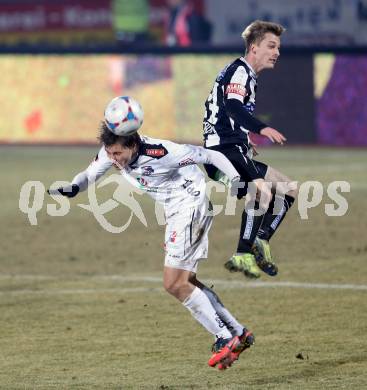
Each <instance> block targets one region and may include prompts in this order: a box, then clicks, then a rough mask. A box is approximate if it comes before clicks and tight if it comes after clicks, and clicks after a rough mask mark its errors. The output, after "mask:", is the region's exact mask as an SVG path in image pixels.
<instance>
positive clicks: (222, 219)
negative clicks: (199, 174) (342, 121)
mask: <svg viewBox="0 0 367 390" xmlns="http://www.w3.org/2000/svg"><path fill="white" fill-rule="evenodd" d="M94 154H95V149H90V148H36V147H34V148H16V147H10V148H5V147H2V148H1V149H0V163H1V171H0V178H1V186H0V200H1V203H0V204H1V207H0V218H1V219H0V220H1V224H0V245H1V251H0V265H1V271H0V308H1V316H0V329H1V332H0V350H1V356H0V388H1V389H165V390H168V389H210V388H213V389H214V388H215V389H244V388H248V389H264V388H266V389H365V388H366V387H367V377H366V372H367V339H366V330H367V276H366V275H367V263H366V257H367V242H366V238H365V237H366V234H365V232H366V228H367V223H366V209H367V200H366V199H367V196H366V195H367V184H366V182H365V167H366V164H367V157H366V152H365V150H342V149H333V150H328V149H292V148H281V149H280V148H272V149H265V150H263V151H262V153H261V155H260V159H261V160H262V161H265V162H268V163H269V164H271V165H272V166H274V167H276V168H278V169H280V170H282V171H284V172H285V173H287V174H288V175H289V176H290V177H292V178H294V179H295V180H299V181H300V183H302V182H305V181H307V180H318V181H320V182H321V183H323V187H324V196H323V200H322V202H321V204H320V205H319V206H318V207H315V208H313V209H311V210H310V211H309V213H308V215H309V219H308V220H302V219H301V218H300V216H299V213H298V210H297V205H295V206H293V209H292V210H291V212H290V213H289V215H288V216H287V219H286V220H285V222H284V224H283V225H282V227H281V228H280V230H279V232H277V234H276V235H275V237H274V239H273V240H272V248H273V252H274V255H275V256H276V258H277V259H278V264H279V267H280V274H279V275H278V276H277V277H276V278H270V277H268V276H266V275H263V277H262V280H261V281H256V282H249V281H247V280H245V279H244V278H243V277H242V276H241V275H239V274H229V273H227V271H225V270H224V268H223V262H224V261H225V260H226V259H227V258H228V257H229V256H230V255H231V253H232V252H233V250H234V248H235V245H236V241H237V236H238V225H239V217H240V213H239V212H238V213H237V214H238V215H237V216H225V215H223V213H222V214H220V215H218V216H217V217H216V218H215V220H214V225H213V228H212V230H211V233H210V250H209V255H210V257H209V259H208V260H207V261H204V262H203V263H202V264H201V265H200V267H199V272H198V275H199V277H200V278H202V279H204V280H205V281H207V282H208V284H209V285H214V289H215V290H216V291H217V292H218V294H219V295H220V297H221V298H222V300H223V302H224V303H225V304H226V306H227V307H228V308H229V309H230V310H231V311H232V312H233V313H234V314H235V315H236V316H237V317H238V318H239V319H240V320H241V321H242V322H243V323H245V324H246V325H248V327H250V328H251V329H252V330H253V331H254V332H255V334H256V337H257V338H256V344H255V346H254V347H253V348H251V349H250V350H248V351H246V352H245V353H244V354H243V355H242V356H241V359H240V361H239V362H237V363H236V364H235V365H234V366H233V367H232V368H231V369H229V370H227V371H225V372H219V371H218V370H215V369H211V368H209V367H208V366H207V360H208V357H209V356H210V351H209V350H210V345H211V343H212V339H211V337H210V335H208V334H207V333H206V331H205V330H204V329H202V328H201V327H200V326H199V325H198V324H197V323H196V322H195V321H194V320H193V319H192V318H191V316H190V315H189V313H188V312H187V311H186V310H185V309H184V308H183V307H182V306H181V305H180V304H179V303H178V302H176V301H175V300H174V299H173V298H172V297H170V296H169V295H168V294H167V293H165V292H164V291H163V289H162V288H161V279H162V267H163V249H162V243H163V233H164V227H163V226H160V225H158V224H157V222H156V220H155V216H154V208H153V202H152V201H151V200H150V199H149V198H148V197H147V196H143V197H139V198H138V199H139V202H141V206H142V209H143V211H144V214H145V216H146V218H147V221H148V226H147V227H145V226H143V225H142V224H141V223H140V222H139V220H138V219H137V218H135V217H134V218H133V219H132V223H131V225H130V226H129V228H128V229H127V230H126V231H124V232H123V233H121V234H117V235H116V234H111V233H108V232H106V231H104V230H103V229H102V227H101V226H100V225H99V224H98V222H97V221H96V220H95V218H94V217H93V215H92V214H91V213H89V212H88V211H86V210H83V209H81V208H80V207H78V206H77V204H78V203H84V204H86V203H88V200H87V196H86V194H81V195H80V196H79V197H77V198H75V199H73V200H72V201H71V210H70V212H69V213H68V214H67V215H65V216H63V217H50V216H49V215H48V214H47V211H46V204H47V203H49V204H52V203H55V202H54V201H53V200H52V199H51V198H49V197H45V199H44V202H43V207H42V209H41V210H40V211H39V212H38V213H37V222H38V224H37V225H36V226H32V225H30V223H29V221H28V218H27V216H26V215H25V214H24V213H22V212H21V211H20V210H19V207H18V203H19V193H20V188H21V187H22V185H23V184H24V183H25V182H26V181H29V180H36V181H41V182H42V183H44V185H45V187H46V188H47V187H48V186H49V185H50V184H51V183H52V182H54V181H55V180H69V179H71V178H72V177H73V175H74V174H75V173H77V172H78V171H80V170H82V169H83V168H84V167H85V166H86V165H87V164H88V162H89V161H90V160H91V159H92V158H93V156H94ZM335 180H343V181H348V182H349V183H350V185H351V192H350V193H344V194H343V196H344V197H345V198H346V199H347V201H348V205H349V208H348V212H347V213H346V215H345V216H343V217H328V216H326V215H325V203H333V202H332V201H331V200H330V199H329V198H328V196H327V193H326V189H327V187H328V184H329V183H330V182H332V181H335ZM113 190H114V188H113V185H111V186H106V187H105V188H103V189H99V190H98V192H97V194H98V199H99V200H100V202H102V201H104V200H106V199H108V198H109V197H110V195H111V194H112V193H113ZM214 200H215V202H216V203H218V204H219V203H221V202H223V201H224V195H221V194H217V195H215V197H214ZM129 215H130V212H129V211H128V210H127V209H126V208H124V207H123V206H121V207H120V208H118V209H116V211H112V212H111V213H109V215H108V216H106V217H107V218H108V219H109V221H110V222H111V223H114V224H115V225H116V226H118V225H120V226H121V225H122V224H124V223H126V221H127V219H128V217H129Z"/></svg>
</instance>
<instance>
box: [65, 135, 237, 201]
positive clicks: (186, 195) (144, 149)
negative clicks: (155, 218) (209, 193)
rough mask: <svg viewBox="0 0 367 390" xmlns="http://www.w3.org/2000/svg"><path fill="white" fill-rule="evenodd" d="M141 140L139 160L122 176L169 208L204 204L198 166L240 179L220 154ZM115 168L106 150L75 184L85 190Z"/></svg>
mask: <svg viewBox="0 0 367 390" xmlns="http://www.w3.org/2000/svg"><path fill="white" fill-rule="evenodd" d="M141 139H142V143H141V145H140V147H139V151H138V154H137V156H136V158H135V159H134V160H133V161H131V162H130V163H129V165H128V166H126V167H125V168H124V169H122V170H121V174H122V175H123V177H124V178H125V179H126V180H128V181H129V182H130V183H131V184H133V185H134V186H135V187H137V188H140V189H142V190H144V191H146V192H147V193H148V194H149V195H150V196H151V197H152V198H153V199H155V200H156V201H158V202H160V203H162V204H163V205H164V206H165V208H167V207H169V208H171V207H174V206H180V205H183V204H185V205H194V204H200V203H201V202H202V201H203V198H204V197H205V176H204V174H203V172H202V171H201V169H200V168H199V167H198V166H197V165H196V164H214V165H215V166H217V168H219V169H220V170H222V171H223V172H224V173H225V174H226V175H227V176H228V177H229V178H230V179H233V178H235V177H238V173H237V171H236V170H235V169H234V167H233V166H232V164H231V163H230V162H229V160H227V159H226V158H225V157H224V156H223V155H222V154H221V153H219V152H215V151H212V150H207V149H204V148H203V147H201V146H193V145H186V144H184V145H180V144H176V143H174V142H171V141H166V140H161V139H154V138H150V137H145V136H142V137H141ZM112 165H113V160H111V159H110V158H109V157H108V156H107V152H106V150H105V148H104V146H102V148H101V149H100V151H99V153H98V155H97V157H96V159H95V161H93V162H92V163H91V164H90V166H89V167H88V168H87V170H86V171H84V172H82V173H80V174H79V175H77V176H76V177H75V178H74V180H73V181H72V184H77V185H79V187H80V189H81V190H85V189H86V187H87V186H88V183H90V182H93V181H95V180H98V178H99V177H101V176H102V175H103V174H104V173H105V172H106V171H107V170H108V169H109V168H110V167H111V166H112Z"/></svg>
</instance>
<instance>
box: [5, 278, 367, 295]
mask: <svg viewBox="0 0 367 390" xmlns="http://www.w3.org/2000/svg"><path fill="white" fill-rule="evenodd" d="M0 279H3V280H5V279H13V280H14V279H15V280H20V279H23V280H24V279H25V280H38V281H39V280H60V278H56V277H52V276H42V275H4V274H0ZM88 279H90V280H95V281H119V282H145V283H147V282H148V283H162V278H161V277H155V276H120V275H99V276H92V277H81V278H75V279H72V280H75V281H85V280H88ZM62 280H63V279H62V278H61V281H62ZM204 282H205V283H207V284H208V285H214V286H215V287H218V288H219V289H222V288H223V289H224V288H225V289H244V288H274V287H288V288H306V289H327V290H354V291H356V290H359V291H367V285H364V284H334V283H301V282H290V281H284V282H262V281H257V282H247V281H236V280H220V279H219V280H216V279H209V280H204ZM161 291H163V288H162V287H152V288H149V287H126V288H85V289H83V288H75V289H57V288H55V289H53V288H48V289H38V290H32V289H22V290H7V291H4V290H3V291H0V296H3V295H22V294H24V295H31V294H33V295H63V294H107V293H112V294H123V293H140V292H161Z"/></svg>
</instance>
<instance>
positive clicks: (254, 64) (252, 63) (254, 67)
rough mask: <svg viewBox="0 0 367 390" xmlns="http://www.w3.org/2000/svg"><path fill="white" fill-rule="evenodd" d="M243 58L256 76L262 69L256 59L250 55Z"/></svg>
mask: <svg viewBox="0 0 367 390" xmlns="http://www.w3.org/2000/svg"><path fill="white" fill-rule="evenodd" d="M244 58H245V60H246V62H247V63H248V64H249V65H250V66H251V68H252V70H253V71H254V72H255V73H256V75H258V74H259V73H260V72H261V71H262V70H263V69H264V68H263V67H262V66H261V64H259V63H258V61H257V60H256V58H255V57H254V56H252V55H251V54H246V55H245V56H244Z"/></svg>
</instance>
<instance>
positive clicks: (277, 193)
mask: <svg viewBox="0 0 367 390" xmlns="http://www.w3.org/2000/svg"><path fill="white" fill-rule="evenodd" d="M265 181H267V182H270V183H272V192H273V194H274V195H273V196H272V200H271V202H270V204H269V208H268V210H267V212H266V213H265V215H264V218H263V221H262V224H261V227H260V229H259V231H258V233H257V236H256V239H255V241H254V245H253V252H254V254H255V257H256V262H257V264H258V265H259V267H260V268H261V269H262V270H263V271H264V272H266V273H267V274H268V275H270V276H275V275H276V274H277V272H278V267H277V266H276V265H275V261H274V259H273V257H272V255H271V251H270V245H269V241H270V239H271V238H272V236H273V235H274V233H275V231H276V230H277V229H278V228H279V226H280V224H281V222H282V221H283V220H284V218H285V216H286V214H287V212H288V211H289V209H290V208H291V206H292V205H293V203H294V200H295V198H296V196H297V184H296V182H292V181H291V180H290V179H289V178H288V177H287V176H286V175H284V174H283V173H281V172H279V171H277V170H275V169H274V168H272V167H268V169H267V172H266V175H265Z"/></svg>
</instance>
